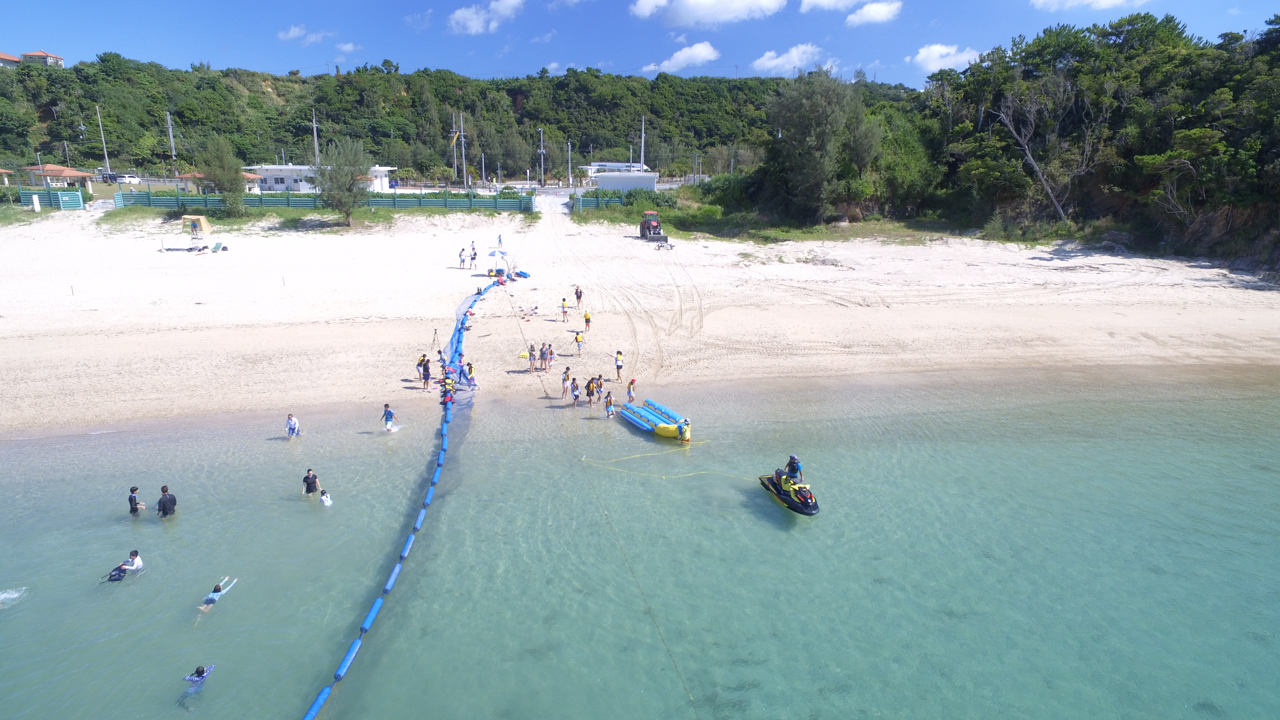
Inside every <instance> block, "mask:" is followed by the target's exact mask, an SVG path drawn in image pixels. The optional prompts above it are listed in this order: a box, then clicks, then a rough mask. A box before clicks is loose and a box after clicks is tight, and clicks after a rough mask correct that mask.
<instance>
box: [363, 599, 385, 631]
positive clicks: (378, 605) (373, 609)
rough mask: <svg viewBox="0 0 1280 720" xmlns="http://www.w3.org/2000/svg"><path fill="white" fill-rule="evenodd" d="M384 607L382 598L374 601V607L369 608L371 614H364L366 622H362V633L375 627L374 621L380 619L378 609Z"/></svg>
mask: <svg viewBox="0 0 1280 720" xmlns="http://www.w3.org/2000/svg"><path fill="white" fill-rule="evenodd" d="M381 609H382V598H378V599H376V600H374V601H373V607H371V608H369V614H368V615H365V616H364V622H362V623H360V634H361V635H364V634H365V633H367V632H369V628H371V627H373V621H374V620H377V619H378V611H379V610H381Z"/></svg>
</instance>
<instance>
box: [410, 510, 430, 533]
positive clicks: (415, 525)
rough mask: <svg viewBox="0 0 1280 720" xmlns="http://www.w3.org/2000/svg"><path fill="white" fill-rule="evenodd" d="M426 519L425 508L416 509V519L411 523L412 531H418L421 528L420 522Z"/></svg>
mask: <svg viewBox="0 0 1280 720" xmlns="http://www.w3.org/2000/svg"><path fill="white" fill-rule="evenodd" d="M426 519H427V509H426V508H422V509H421V510H419V511H418V519H417V521H416V522H414V523H413V531H414V532H418V531H419V530H421V529H422V522H423V521H424V520H426Z"/></svg>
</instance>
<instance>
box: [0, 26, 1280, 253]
mask: <svg viewBox="0 0 1280 720" xmlns="http://www.w3.org/2000/svg"><path fill="white" fill-rule="evenodd" d="M1278 104H1280V15H1276V16H1275V17H1273V18H1271V19H1270V20H1268V21H1266V25H1265V27H1264V28H1263V29H1262V30H1261V31H1260V32H1249V33H1226V34H1223V35H1221V36H1220V37H1218V38H1217V39H1216V40H1207V39H1203V38H1199V37H1196V36H1194V35H1192V34H1190V33H1188V32H1187V29H1186V27H1185V26H1184V25H1182V24H1181V23H1179V22H1178V21H1177V20H1176V19H1175V18H1173V17H1171V16H1165V17H1157V16H1155V15H1151V14H1145V13H1142V14H1133V15H1129V16H1126V17H1123V18H1120V19H1118V20H1116V21H1114V22H1111V23H1107V24H1099V25H1093V26H1090V27H1073V26H1069V25H1058V26H1055V27H1051V28H1047V29H1045V30H1044V31H1042V32H1041V33H1040V34H1038V35H1037V36H1035V37H1034V38H1032V39H1027V38H1025V37H1017V38H1014V39H1013V40H1012V41H1011V42H1010V43H1009V45H1008V46H1007V47H996V48H993V49H992V50H990V51H989V52H986V53H983V54H982V55H981V57H980V58H979V60H978V61H976V62H975V63H973V64H971V65H970V66H969V67H967V68H965V69H962V70H943V71H940V72H937V73H935V74H933V75H932V76H930V77H929V79H928V83H927V85H926V86H925V88H923V89H922V90H919V91H917V90H913V89H910V88H906V87H903V86H900V85H898V86H889V85H885V84H878V83H874V82H870V81H868V80H867V79H866V77H865V76H863V75H862V74H861V73H859V74H857V75H856V76H855V77H854V78H853V79H852V80H851V81H850V80H846V79H842V78H837V77H833V76H832V75H831V74H830V73H828V72H826V71H824V70H821V69H815V70H814V71H811V72H806V73H801V74H800V75H798V76H797V77H794V78H790V79H770V78H743V79H730V78H708V77H702V78H680V77H676V76H672V75H667V74H659V75H658V76H657V77H656V78H654V79H652V80H649V79H645V78H641V77H629V76H620V75H611V74H607V73H602V72H600V71H599V70H596V69H592V68H588V69H586V70H572V69H571V70H569V71H567V72H566V73H565V74H563V75H558V76H553V75H550V74H549V73H547V72H546V71H545V70H544V71H542V72H540V73H538V74H536V75H532V76H528V77H524V78H508V79H493V80H475V79H470V78H466V77H462V76H460V75H457V74H456V73H453V72H450V71H448V70H419V71H416V72H412V73H401V72H400V69H399V66H398V65H397V64H396V63H394V62H391V61H389V60H388V61H384V62H383V63H382V64H381V65H378V66H372V65H369V66H363V67H358V68H354V69H349V70H347V71H346V72H335V73H334V74H333V75H328V74H326V75H318V76H311V77H304V76H302V75H301V74H300V73H290V74H289V75H287V76H278V75H270V74H264V73H257V72H251V71H247V70H238V69H228V70H221V71H217V70H212V69H210V68H209V67H208V66H205V65H196V66H193V67H192V68H191V69H190V70H175V69H169V68H164V67H162V66H160V65H158V64H155V63H141V62H137V61H133V60H128V59H126V58H123V57H121V56H120V55H118V54H115V53H103V54H102V55H100V56H98V58H97V60H96V61H94V62H85V63H79V64H77V65H75V66H74V67H71V68H66V69H60V68H47V67H42V66H34V65H23V66H20V67H18V68H14V69H4V70H0V166H2V167H9V168H12V167H15V166H18V165H25V164H31V163H32V162H34V160H35V153H36V152H37V151H39V152H41V153H42V155H43V157H45V158H46V159H47V160H49V161H56V160H55V158H62V162H66V163H68V164H71V165H75V166H79V167H98V166H101V165H102V149H101V146H100V143H99V140H98V128H97V119H96V117H97V116H96V114H95V106H98V107H99V108H101V111H102V118H103V124H104V129H105V134H106V137H107V144H108V149H109V151H110V152H111V154H112V164H113V166H115V167H118V168H137V169H139V170H142V171H144V172H146V171H151V172H156V171H161V170H168V169H171V168H172V166H173V163H172V162H171V160H170V157H169V155H170V153H169V146H168V136H167V132H166V128H165V113H166V112H169V113H171V114H172V116H173V122H174V132H175V138H174V139H175V144H176V146H177V163H176V164H177V165H178V167H179V169H184V170H185V169H190V167H192V166H193V165H194V163H195V162H196V158H197V157H198V156H200V155H201V154H202V153H203V152H205V149H206V148H207V147H208V146H209V144H210V143H211V142H213V139H214V138H215V137H220V138H224V139H225V140H226V141H227V143H229V144H230V146H231V151H232V153H233V154H234V156H235V157H236V158H238V159H240V160H241V161H243V162H244V163H245V164H256V163H264V162H272V161H273V160H274V159H276V158H279V157H280V153H281V151H283V152H284V156H285V157H286V158H288V159H289V160H290V161H293V162H298V163H310V162H311V153H312V150H311V148H312V140H311V118H312V112H313V111H314V112H315V114H316V117H317V119H318V121H319V125H320V136H321V139H322V143H325V144H327V143H329V142H334V141H337V140H341V139H347V140H351V141H358V142H360V143H362V144H363V147H364V148H365V150H366V151H367V152H368V153H369V154H370V156H372V157H373V158H374V159H375V160H377V161H378V162H380V163H383V164H388V165H395V166H397V167H399V168H402V172H403V173H404V174H406V175H410V176H413V175H417V176H419V177H425V178H433V177H434V178H442V177H452V170H451V169H449V168H450V166H451V164H452V162H453V151H452V147H451V142H452V140H453V129H454V122H455V121H454V118H455V117H456V115H457V114H458V113H461V114H463V116H465V122H466V129H467V138H468V139H467V143H468V156H467V161H468V163H467V164H468V168H469V169H470V170H471V172H472V173H473V174H474V173H476V172H478V170H479V166H480V162H479V160H480V158H479V156H480V154H481V153H484V164H485V169H486V172H487V174H489V175H491V176H492V175H494V174H495V172H496V169H497V166H498V165H499V164H501V166H502V168H503V173H504V175H505V176H506V177H507V178H512V177H519V176H523V174H524V172H525V170H526V169H531V170H532V171H533V173H534V174H535V175H536V173H537V169H538V165H539V154H538V139H539V133H538V130H539V128H541V129H542V130H543V134H544V136H545V143H546V145H545V147H546V155H545V163H546V168H547V170H548V174H549V175H550V176H551V177H563V175H564V174H565V170H566V168H567V167H568V166H569V165H571V164H572V165H574V166H576V165H577V164H581V163H584V162H586V161H589V160H625V159H627V158H628V157H629V155H630V153H631V149H632V148H634V149H635V150H634V151H635V152H636V153H638V149H639V148H638V146H639V125H640V119H641V117H644V118H646V122H647V128H648V140H647V143H646V145H647V148H646V156H645V160H646V162H647V163H648V164H649V165H650V166H651V167H656V168H658V169H661V170H663V171H664V172H666V173H668V174H684V173H688V172H690V171H691V170H692V169H693V168H694V167H695V166H694V162H695V157H697V158H700V159H701V167H702V169H703V171H704V172H707V171H710V172H713V173H728V172H730V171H731V170H732V172H733V176H732V177H730V178H728V179H727V180H724V181H718V182H717V183H714V184H713V190H714V192H711V193H705V194H706V195H707V196H708V197H709V198H710V199H712V200H715V201H716V202H718V203H719V204H721V205H722V206H724V207H725V210H726V212H749V213H754V214H756V215H759V216H763V217H771V218H774V219H775V220H778V221H787V222H797V223H816V222H822V221H828V220H831V219H844V218H848V219H851V220H857V219H860V218H863V217H876V216H885V217H894V218H904V219H910V218H936V219H943V220H947V221H950V222H951V223H954V224H958V225H964V226H969V227H983V228H984V230H985V232H986V234H987V235H989V236H1001V235H1003V236H1007V237H1014V238H1017V237H1026V236H1027V235H1028V234H1037V233H1038V234H1042V235H1043V234H1045V233H1059V234H1072V233H1079V232H1082V231H1084V230H1085V229H1089V228H1094V229H1099V228H1102V229H1107V228H1113V229H1117V230H1125V231H1128V232H1129V233H1130V235H1131V236H1133V237H1135V238H1136V240H1135V242H1144V241H1145V242H1150V243H1153V244H1161V243H1162V244H1163V246H1164V247H1165V248H1166V249H1167V250H1170V251H1175V252H1186V253H1197V254H1217V255H1222V256H1230V257H1242V256H1247V257H1253V258H1255V259H1261V260H1264V261H1266V262H1271V263H1274V262H1275V261H1276V257H1275V252H1276V250H1275V246H1276V233H1277V228H1280V215H1278V213H1280V209H1278V208H1280V204H1278V203H1277V201H1276V198H1277V194H1278V193H1280V114H1278V113H1277V110H1280V108H1278V107H1277V105H1278ZM566 142H572V143H573V153H574V157H573V158H569V157H568V155H567V149H566ZM1126 237H1127V236H1126Z"/></svg>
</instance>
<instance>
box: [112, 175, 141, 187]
mask: <svg viewBox="0 0 1280 720" xmlns="http://www.w3.org/2000/svg"><path fill="white" fill-rule="evenodd" d="M116 182H118V183H120V184H121V185H141V184H142V181H141V180H139V179H138V176H137V175H117V176H116Z"/></svg>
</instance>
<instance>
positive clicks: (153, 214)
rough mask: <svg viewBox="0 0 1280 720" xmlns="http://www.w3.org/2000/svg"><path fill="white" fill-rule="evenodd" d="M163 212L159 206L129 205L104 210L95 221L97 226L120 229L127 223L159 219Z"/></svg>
mask: <svg viewBox="0 0 1280 720" xmlns="http://www.w3.org/2000/svg"><path fill="white" fill-rule="evenodd" d="M164 214H165V211H164V210H163V209H161V208H151V207H146V206H145V205H130V206H128V207H122V208H116V209H114V210H108V211H106V212H105V213H103V214H102V217H100V218H98V220H97V222H98V225H99V226H101V227H104V228H107V229H110V230H122V229H124V228H125V227H128V226H129V225H136V224H139V223H143V222H147V221H148V220H155V221H159V220H161V219H163V218H164Z"/></svg>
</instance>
